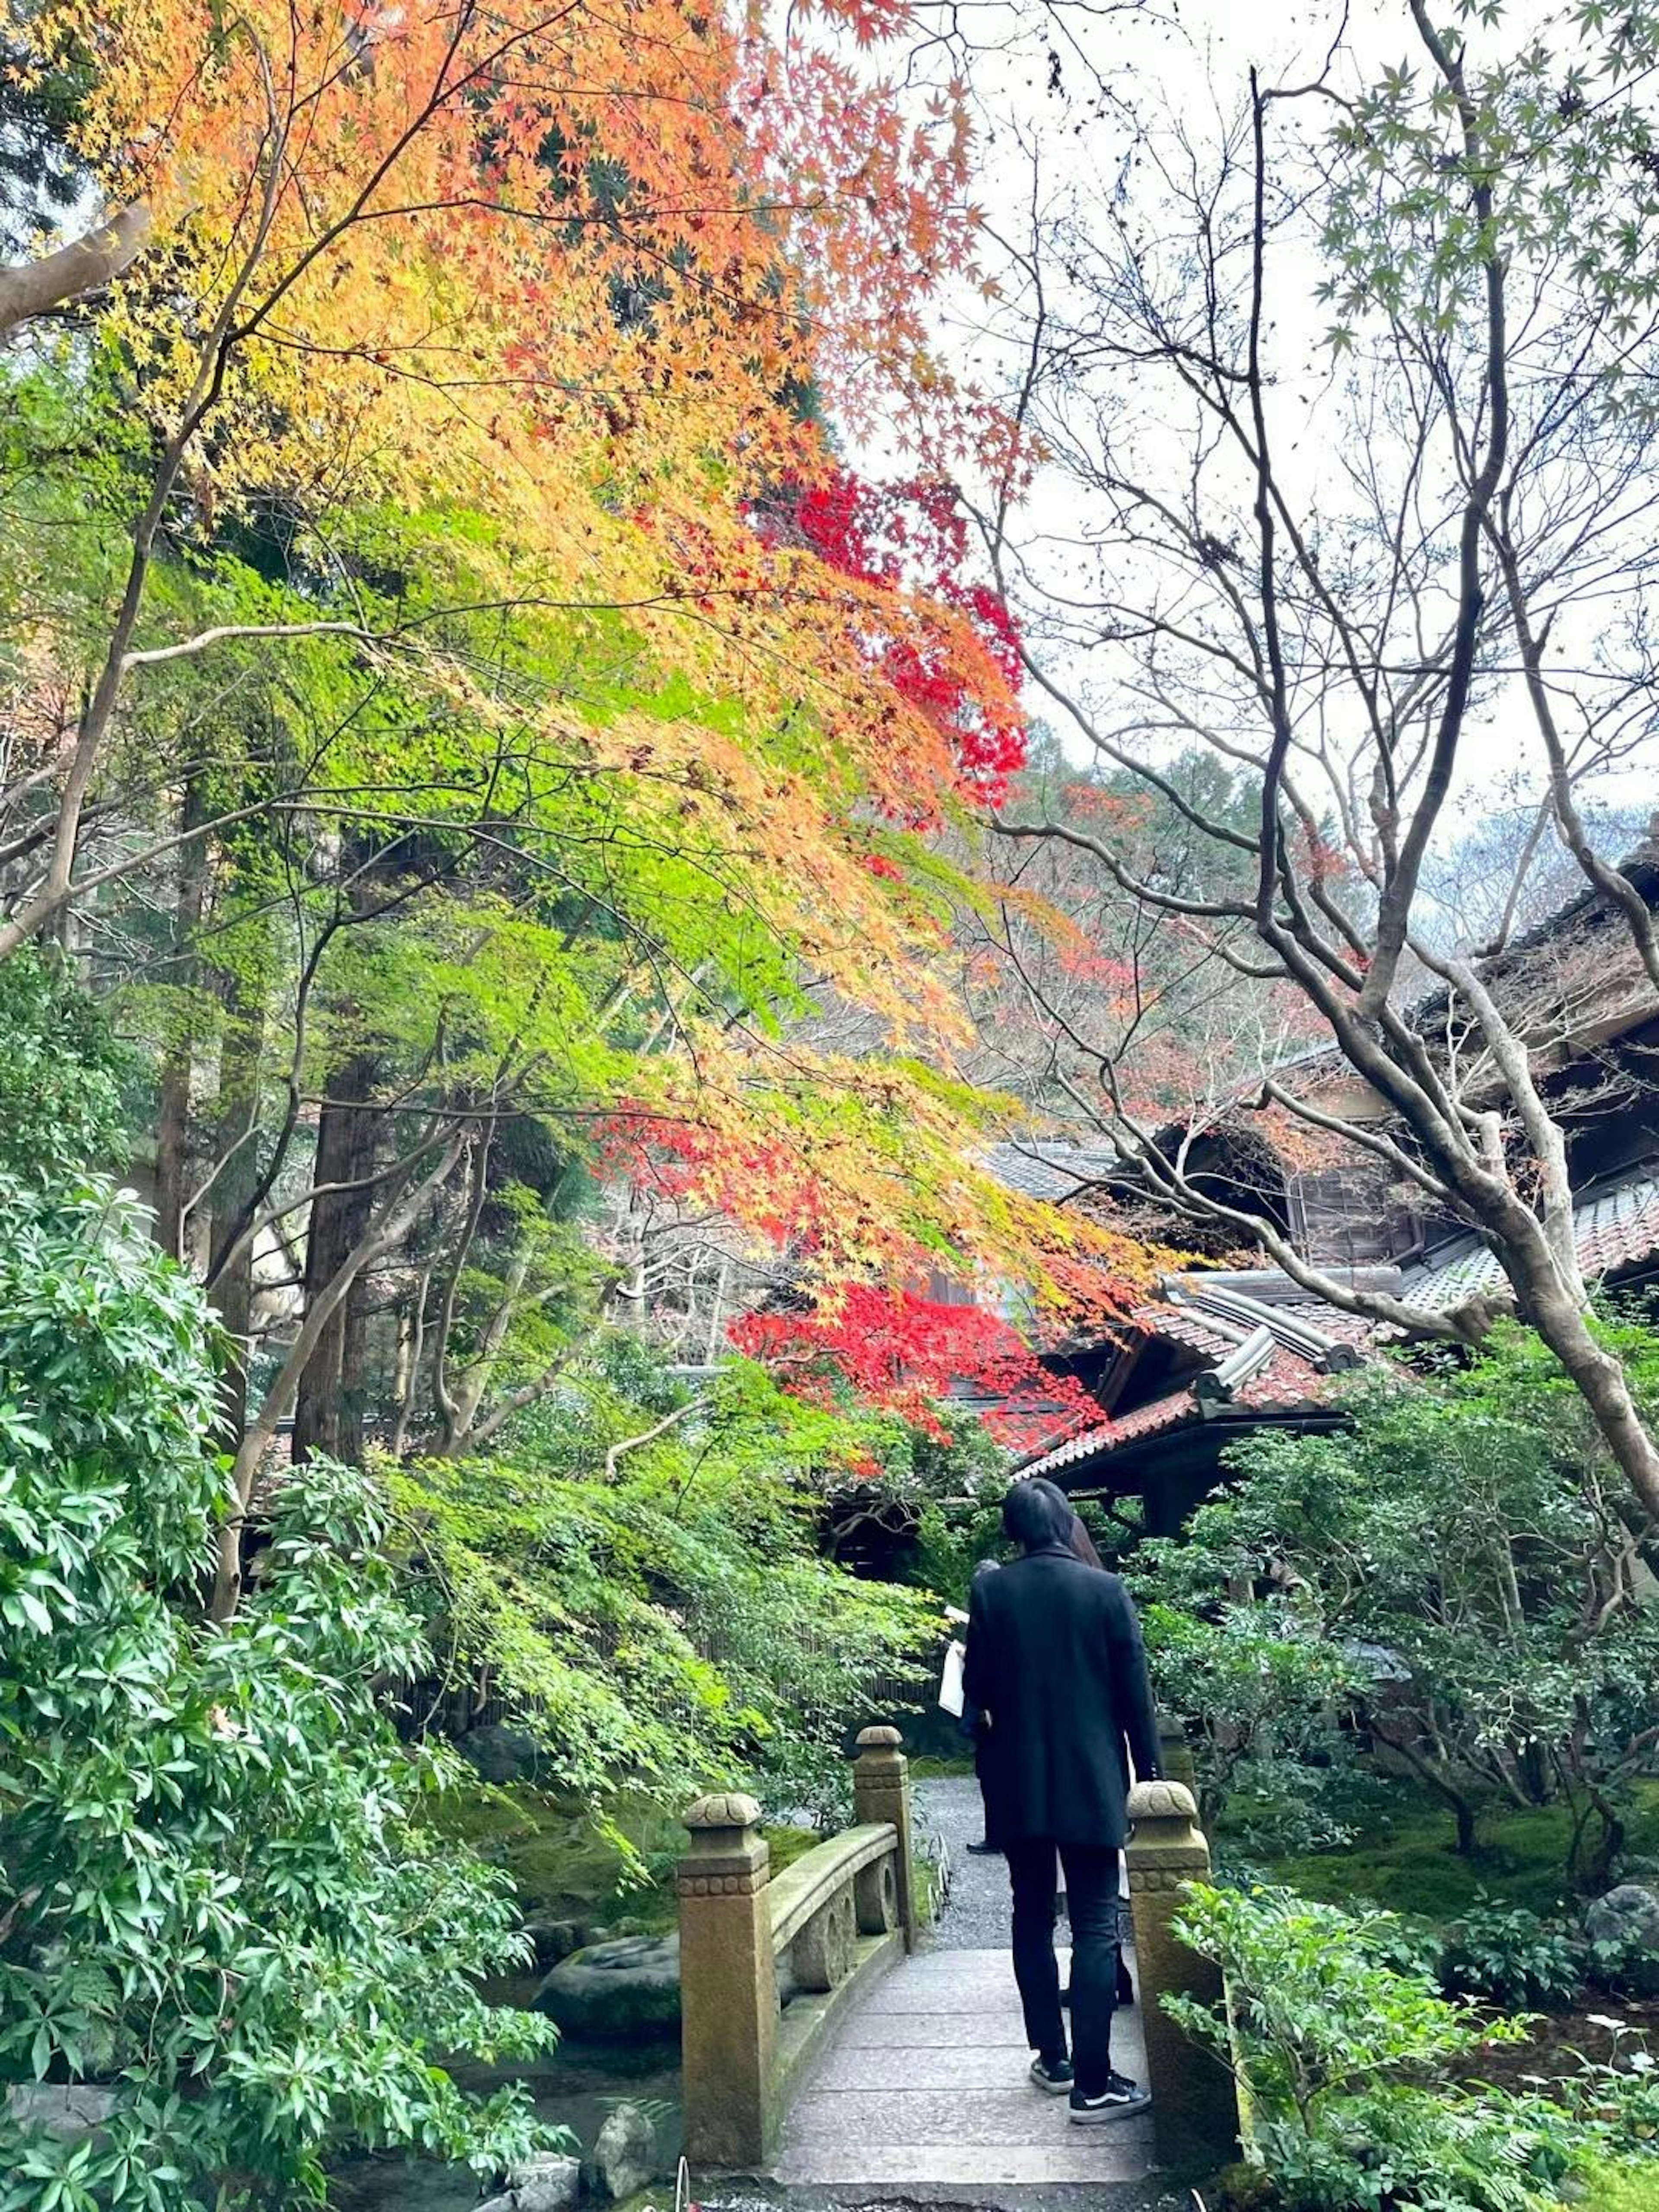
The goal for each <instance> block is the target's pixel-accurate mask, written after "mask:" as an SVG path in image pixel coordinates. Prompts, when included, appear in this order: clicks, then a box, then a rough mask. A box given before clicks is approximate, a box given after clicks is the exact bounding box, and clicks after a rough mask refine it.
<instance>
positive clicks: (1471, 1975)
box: [1440, 1900, 1583, 2006]
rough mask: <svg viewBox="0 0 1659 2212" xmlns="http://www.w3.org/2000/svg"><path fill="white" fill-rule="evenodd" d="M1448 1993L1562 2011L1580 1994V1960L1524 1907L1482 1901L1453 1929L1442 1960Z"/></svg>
mask: <svg viewBox="0 0 1659 2212" xmlns="http://www.w3.org/2000/svg"><path fill="white" fill-rule="evenodd" d="M1440 1972H1441V1979H1442V1981H1443V1984H1445V1986H1446V1988H1447V1989H1448V1990H1452V1991H1454V1992H1456V1993H1460V1994H1462V1995H1463V1996H1475V1997H1491V1998H1492V1999H1493V2000H1494V2001H1495V2002H1497V2003H1498V2004H1502V2005H1510V2006H1519V2005H1561V2004H1565V2003H1567V2002H1569V2001H1570V2000H1571V1998H1572V1997H1574V1996H1576V1995H1577V1991H1578V1989H1579V1986H1580V1984H1581V1982H1582V1981H1583V1974H1582V1972H1581V1971H1580V1966H1579V1956H1578V1952H1577V1948H1576V1947H1575V1946H1574V1945H1573V1943H1572V1942H1571V1940H1570V1939H1569V1938H1568V1937H1567V1936H1565V1935H1564V1934H1563V1932H1562V1931H1561V1929H1559V1928H1552V1927H1551V1926H1550V1925H1549V1924H1548V1923H1547V1922H1545V1921H1543V1920H1541V1919H1540V1918H1539V1917H1538V1915H1537V1914H1536V1913H1535V1912H1528V1910H1527V1908H1526V1906H1525V1905H1497V1904H1493V1903H1492V1902H1491V1901H1490V1900H1483V1901H1482V1902H1481V1903H1480V1904H1479V1905H1475V1906H1474V1908H1473V1909H1472V1910H1471V1911H1468V1912H1466V1913H1465V1914H1464V1915H1463V1917H1462V1920H1460V1921H1459V1922H1457V1923H1456V1924H1455V1926H1454V1927H1453V1928H1452V1929H1451V1930H1450V1932H1449V1936H1448V1937H1447V1941H1446V1948H1445V1951H1444V1953H1443V1956H1442V1959H1441V1965H1440Z"/></svg>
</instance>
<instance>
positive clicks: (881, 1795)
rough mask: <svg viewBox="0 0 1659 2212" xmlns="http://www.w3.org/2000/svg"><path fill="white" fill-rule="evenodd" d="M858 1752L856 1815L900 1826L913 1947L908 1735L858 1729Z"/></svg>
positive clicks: (902, 1899) (903, 1899) (902, 1906)
mask: <svg viewBox="0 0 1659 2212" xmlns="http://www.w3.org/2000/svg"><path fill="white" fill-rule="evenodd" d="M858 1749H859V1755H858V1757H857V1759H855V1760H854V1762H853V1803H854V1818H855V1819H856V1820H858V1822H859V1825H860V1826H866V1825H869V1824H877V1825H880V1826H892V1827H894V1828H896V1830H897V1832H898V1849H897V1850H896V1853H895V1854H894V1861H893V1873H894V1877H895V1879H896V1882H897V1885H898V1916H899V1926H900V1927H901V1928H902V1929H903V1930H904V1948H905V1949H906V1950H907V1951H914V1950H915V1948H916V1936H917V1934H918V1932H919V1928H918V1917H917V1911H916V1881H915V1858H914V1857H913V1856H912V1853H913V1849H914V1846H913V1842H912V1836H911V1814H910V1762H909V1760H908V1759H907V1758H906V1757H905V1756H904V1738H903V1737H902V1735H900V1734H899V1732H898V1730H897V1729H896V1728H883V1727H877V1728H867V1729H860V1731H859V1739H858Z"/></svg>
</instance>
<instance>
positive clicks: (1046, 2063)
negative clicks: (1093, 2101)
mask: <svg viewBox="0 0 1659 2212" xmlns="http://www.w3.org/2000/svg"><path fill="white" fill-rule="evenodd" d="M1031 2079H1032V2081H1035V2082H1036V2085H1037V2087H1038V2088H1039V2089H1041V2090H1042V2093H1043V2094H1044V2096H1046V2097H1063V2096H1065V2095H1066V2093H1067V2092H1068V2091H1069V2092H1070V2093H1071V2095H1072V2097H1073V2100H1075V2099H1076V2096H1077V2088H1076V2077H1075V2075H1073V2072H1072V2062H1071V2060H1070V2059H1069V2058H1034V2059H1033V2060H1032V2061H1031Z"/></svg>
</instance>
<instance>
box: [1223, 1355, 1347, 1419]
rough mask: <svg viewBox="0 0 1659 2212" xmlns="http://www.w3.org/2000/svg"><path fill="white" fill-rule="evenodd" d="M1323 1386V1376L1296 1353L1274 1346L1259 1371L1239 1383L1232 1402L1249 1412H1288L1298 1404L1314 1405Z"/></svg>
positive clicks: (1324, 1380)
mask: <svg viewBox="0 0 1659 2212" xmlns="http://www.w3.org/2000/svg"><path fill="white" fill-rule="evenodd" d="M1326 1388H1327V1377H1326V1376H1323V1375H1322V1374H1321V1373H1320V1372H1319V1370H1318V1369H1317V1368H1316V1367H1314V1366H1312V1365H1311V1364H1310V1363H1309V1362H1308V1361H1307V1360H1305V1359H1304V1358H1302V1356H1301V1354H1300V1353H1299V1352H1289V1351H1286V1349H1285V1346H1283V1345H1282V1344H1281V1345H1278V1346H1275V1347H1274V1350H1273V1358H1271V1359H1270V1360H1269V1361H1268V1362H1267V1365H1266V1366H1265V1367H1264V1368H1262V1369H1261V1370H1260V1372H1259V1373H1257V1374H1255V1375H1252V1376H1251V1377H1250V1379H1249V1382H1248V1383H1243V1384H1241V1385H1240V1388H1239V1390H1238V1393H1237V1397H1236V1399H1235V1401H1234V1402H1235V1403H1236V1404H1237V1405H1240V1406H1248V1407H1249V1408H1250V1410H1251V1411H1252V1413H1289V1412H1291V1411H1293V1410H1294V1409H1295V1408H1296V1407H1298V1406H1316V1405H1318V1403H1319V1402H1320V1399H1321V1395H1322V1392H1323V1391H1324V1389H1326Z"/></svg>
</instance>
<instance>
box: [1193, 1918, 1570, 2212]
mask: <svg viewBox="0 0 1659 2212" xmlns="http://www.w3.org/2000/svg"><path fill="white" fill-rule="evenodd" d="M1176 1927H1177V1931H1178V1932H1179V1933H1180V1934H1181V1935H1182V1937H1183V1939H1184V1940H1185V1941H1186V1942H1188V1943H1190V1944H1191V1945H1192V1946H1193V1948H1194V1949H1195V1950H1197V1951H1200V1952H1201V1953H1202V1954H1205V1955H1206V1957H1209V1958H1212V1959H1215V1960H1218V1962H1219V1963H1220V1964H1221V1966H1223V1968H1224V1970H1225V1974H1226V1977H1227V1985H1228V1994H1229V1998H1230V2001H1231V2015H1232V2017H1231V2026H1230V2024H1229V2021H1228V2019H1227V2017H1226V2015H1225V2013H1223V2012H1220V2011H1216V2012H1212V2011H1211V2010H1210V2009H1209V2008H1207V2007H1206V2006H1204V2005H1201V2004H1199V2003H1197V2002H1194V2001H1193V2000H1190V1999H1181V1998H1176V1999H1166V2000H1165V2003H1166V2005H1167V2007H1168V2009H1169V2010H1170V2012H1171V2013H1172V2014H1173V2015H1175V2016H1176V2018H1177V2019H1178V2020H1179V2021H1181V2022H1182V2025H1183V2026H1184V2027H1186V2028H1187V2029H1188V2032H1189V2033H1192V2034H1193V2035H1194V2036H1195V2037H1196V2038H1197V2039H1198V2040H1199V2041H1200V2042H1201V2043H1203V2044H1205V2045H1207V2046H1208V2047H1209V2048H1210V2049H1211V2050H1212V2051H1213V2052H1215V2054H1216V2055H1217V2056H1218V2057H1220V2058H1221V2059H1222V2061H1223V2063H1226V2064H1229V2065H1231V2066H1232V2067H1234V2068H1235V2069H1237V2071H1238V2073H1239V2074H1240V2075H1241V2076H1242V2078H1243V2081H1244V2083H1245V2084H1246V2086H1247V2087H1248V2090H1249V2098H1250V2102H1251V2106H1252V2109H1253V2112H1254V2116H1255V2130H1256V2135H1257V2140H1258V2144H1259V2148H1260V2150H1261V2155H1262V2157H1263V2159H1264V2160H1265V2162H1266V2165H1267V2169H1268V2171H1269V2172H1270V2173H1271V2174H1272V2175H1273V2179H1274V2182H1275V2184H1276V2185H1277V2188H1278V2192H1279V2203H1281V2204H1282V2205H1283V2206H1284V2207H1285V2208H1286V2212H1383V2209H1384V2208H1387V2209H1388V2212H1395V2208H1398V2212H1405V2208H1407V2207H1421V2208H1424V2212H1534V2208H1535V2207H1536V2206H1537V2205H1538V2203H1539V2202H1540V2191H1541V2189H1542V2188H1543V2187H1545V2186H1547V2185H1549V2184H1551V2183H1553V2182H1554V2181H1555V2180H1557V2179H1559V2178H1560V2177H1561V2176H1562V2175H1563V2174H1565V2172H1567V2171H1568V2170H1569V2168H1570V2166H1571V2163H1572V2160H1573V2159H1574V2157H1575V2155H1578V2154H1582V2152H1583V2147H1584V2143H1585V2142H1586V2140H1587V2138H1586V2136H1585V2133H1584V2131H1583V2130H1582V2129H1581V2128H1579V2127H1578V2126H1577V2124H1576V2123H1575V2121H1574V2118H1573V2116H1572V2115H1571V2113H1569V2112H1567V2111H1565V2109H1564V2108H1563V2107H1561V2106H1556V2105H1553V2104H1549V2103H1547V2102H1546V2101H1543V2100H1535V2101H1534V2100H1520V2099H1516V2098H1505V2097H1500V2096H1498V2095H1497V2094H1495V2093H1486V2092H1483V2093H1474V2092H1470V2091H1466V2090H1459V2089H1455V2088H1451V2087H1448V2086H1446V2084H1445V2083H1444V2081H1443V2079H1442V2078H1441V2077H1442V2076H1443V2071H1444V2069H1447V2068H1449V2067H1450V2066H1452V2065H1455V2064H1458V2063H1468V2061H1469V2060H1470V2059H1471V2057H1472V2056H1473V2054H1474V2051H1476V2050H1477V2049H1478V2048H1479V2047H1480V2045H1481V2044H1482V2043H1486V2042H1492V2041H1509V2042H1514V2041H1519V2040H1521V2039H1522V2038H1523V2037H1524V2035H1525V2033H1526V2030H1525V2026H1524V2023H1522V2022H1521V2021H1498V2022H1482V2021H1480V2020H1479V2019H1478V2018H1477V2016H1476V2015H1475V2014H1474V2011H1473V2009H1472V2008H1470V2007H1469V2006H1468V2005H1467V2004H1466V2003H1462V2002H1457V2001H1455V2000H1449V1999H1447V1998H1445V1997H1443V1996H1441V1995H1439V1993H1438V1992H1437V1990H1436V1988H1435V1986H1434V1984H1433V1980H1432V1977H1431V1972H1429V1970H1428V1969H1427V1967H1426V1966H1423V1965H1420V1964H1416V1965H1414V1964H1413V1963H1411V1962H1412V1961H1413V1960H1414V1959H1417V1958H1419V1957H1420V1939H1419V1936H1417V1934H1416V1933H1415V1932H1414V1931H1413V1930H1412V1929H1410V1928H1409V1927H1406V1926H1402V1924H1401V1923H1400V1922H1398V1921H1397V1920H1396V1919H1395V1917H1394V1916H1393V1915H1392V1914H1389V1913H1379V1912H1362V1913H1358V1914H1349V1913H1345V1912H1340V1911H1338V1910H1337V1909H1336V1908H1335V1907H1334V1905H1313V1904H1310V1903H1308V1902H1307V1901H1306V1900H1305V1899H1301V1898H1297V1897H1296V1896H1293V1895H1292V1894H1291V1893H1290V1892H1288V1891H1285V1890H1278V1889H1257V1890H1253V1891H1251V1892H1249V1893H1243V1892H1239V1891H1222V1890H1218V1889H1212V1888H1208V1887H1193V1888H1191V1889H1189V1890H1188V1893H1187V1894H1186V1898H1185V1900H1184V1902H1183V1905H1182V1911H1181V1913H1180V1915H1179V1917H1178V1918H1177V1922H1176Z"/></svg>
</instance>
